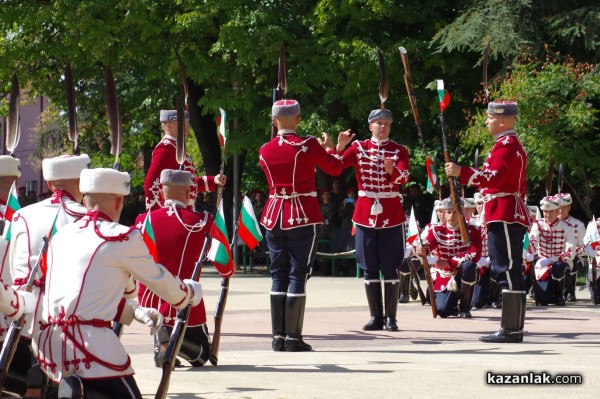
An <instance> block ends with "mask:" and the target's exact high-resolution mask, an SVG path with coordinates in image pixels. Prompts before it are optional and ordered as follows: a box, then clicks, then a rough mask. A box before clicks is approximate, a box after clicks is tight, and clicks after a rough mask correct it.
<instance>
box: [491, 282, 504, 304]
mask: <svg viewBox="0 0 600 399" xmlns="http://www.w3.org/2000/svg"><path fill="white" fill-rule="evenodd" d="M490 303H491V305H492V308H494V309H502V289H501V288H500V285H499V284H498V283H497V282H496V281H494V280H491V281H490Z"/></svg>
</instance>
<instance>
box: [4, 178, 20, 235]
mask: <svg viewBox="0 0 600 399" xmlns="http://www.w3.org/2000/svg"><path fill="white" fill-rule="evenodd" d="M19 209H21V205H20V204H19V197H18V194H17V182H16V181H15V182H13V185H12V187H11V188H10V192H9V193H8V198H7V200H6V209H5V210H4V219H5V220H6V223H7V224H8V226H6V225H5V226H4V239H5V240H6V241H10V237H11V228H10V227H11V225H12V220H13V215H14V214H15V212H16V211H18V210H19Z"/></svg>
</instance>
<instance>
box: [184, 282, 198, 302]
mask: <svg viewBox="0 0 600 399" xmlns="http://www.w3.org/2000/svg"><path fill="white" fill-rule="evenodd" d="M183 282H184V283H185V284H186V285H187V286H188V289H189V290H190V291H191V295H190V305H192V306H196V305H199V304H200V302H202V285H201V284H200V283H199V282H198V281H196V280H192V279H189V278H188V279H185V280H183Z"/></svg>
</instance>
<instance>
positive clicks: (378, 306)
mask: <svg viewBox="0 0 600 399" xmlns="http://www.w3.org/2000/svg"><path fill="white" fill-rule="evenodd" d="M365 291H366V293H367V302H368V303H369V312H370V313H371V319H369V322H368V323H367V324H365V325H364V326H363V330H366V331H376V330H383V296H382V295H381V282H380V281H377V282H373V281H368V282H365Z"/></svg>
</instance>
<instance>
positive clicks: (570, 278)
mask: <svg viewBox="0 0 600 399" xmlns="http://www.w3.org/2000/svg"><path fill="white" fill-rule="evenodd" d="M576 283H577V272H573V271H571V272H567V274H565V295H566V299H567V301H569V302H576V301H577V298H576V297H575V285H576Z"/></svg>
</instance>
